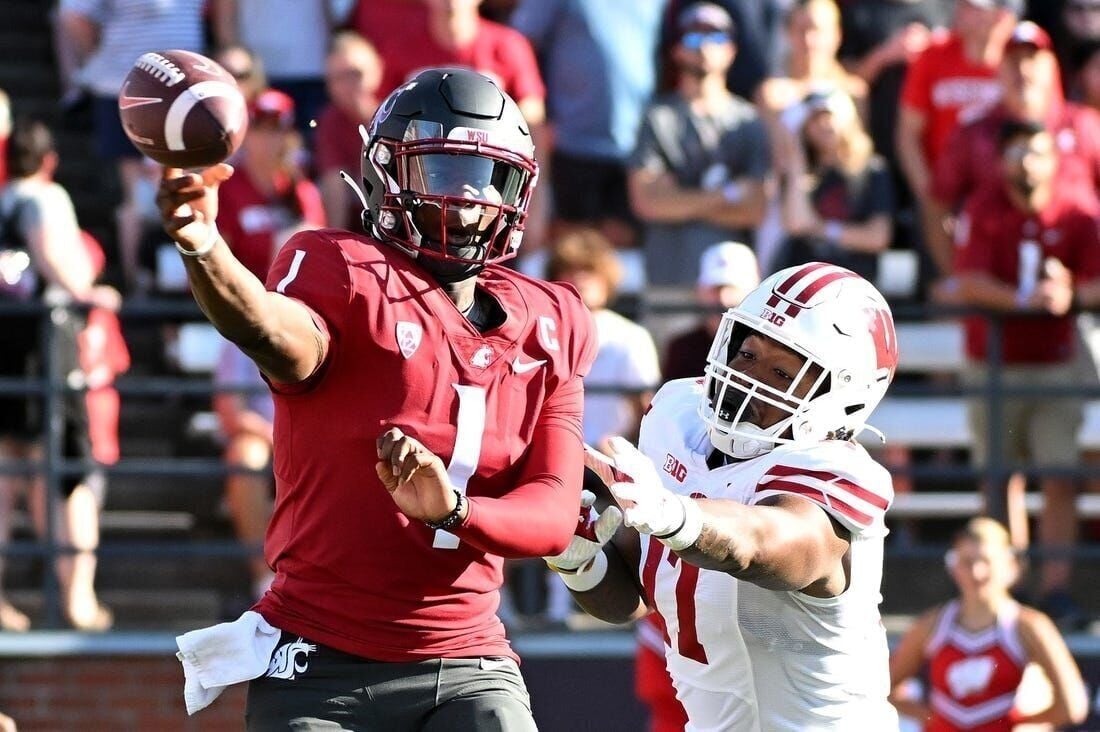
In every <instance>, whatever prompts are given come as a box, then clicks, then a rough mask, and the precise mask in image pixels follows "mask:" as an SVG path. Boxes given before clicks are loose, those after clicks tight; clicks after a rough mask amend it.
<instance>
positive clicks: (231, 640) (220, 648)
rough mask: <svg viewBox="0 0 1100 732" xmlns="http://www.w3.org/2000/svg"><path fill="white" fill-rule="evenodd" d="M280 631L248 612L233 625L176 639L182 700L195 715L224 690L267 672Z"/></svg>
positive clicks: (204, 629)
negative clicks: (181, 671)
mask: <svg viewBox="0 0 1100 732" xmlns="http://www.w3.org/2000/svg"><path fill="white" fill-rule="evenodd" d="M280 632H281V631H280V630H279V629H278V628H276V627H274V626H273V625H271V624H270V623H268V622H267V621H266V620H264V618H263V616H262V615H260V614H259V613H257V612H253V611H252V610H249V611H248V612H246V613H245V614H244V615H242V616H241V617H239V618H237V619H236V620H234V621H233V622H232V623H219V624H218V625H214V626H212V627H209V628H202V629H201V630H192V631H191V632H189V633H184V634H183V635H180V636H176V645H177V646H179V649H180V650H179V653H177V654H176V658H178V659H179V660H180V663H182V664H183V677H184V682H183V701H184V703H185V704H186V705H187V713H188V714H194V713H195V712H197V711H199V710H200V709H203V708H204V707H206V706H207V705H208V704H210V702H212V701H214V700H215V699H217V698H218V695H219V694H221V693H222V691H223V690H224V689H225V687H227V686H229V685H231V684H239V683H240V682H242V681H248V680H249V679H254V678H256V677H258V676H261V675H262V674H263V673H264V672H265V671H267V667H268V663H269V662H270V660H271V654H272V653H273V652H274V650H275V646H276V645H278V643H279V635H280Z"/></svg>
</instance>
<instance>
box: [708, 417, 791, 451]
mask: <svg viewBox="0 0 1100 732" xmlns="http://www.w3.org/2000/svg"><path fill="white" fill-rule="evenodd" d="M789 423H790V417H788V418H786V419H781V420H780V421H779V422H778V423H776V424H774V425H772V426H771V427H769V428H768V429H766V430H765V429H761V428H760V427H757V426H756V425H754V424H753V423H752V422H738V423H737V424H735V425H733V428H732V429H731V430H730V432H728V433H724V432H721V431H719V430H718V429H717V428H715V427H713V426H712V427H711V428H710V430H709V432H710V442H711V444H712V445H714V447H715V448H716V449H717V450H720V451H721V452H724V453H725V454H727V455H729V456H730V457H732V458H736V459H737V460H749V459H751V458H755V457H760V456H761V455H766V454H767V453H769V452H771V451H772V450H773V449H775V446H776V445H777V444H779V443H777V442H776V441H775V439H774V437H775V436H776V435H777V434H779V433H781V432H782V431H783V430H785V429H786V428H787V425H788V424H789Z"/></svg>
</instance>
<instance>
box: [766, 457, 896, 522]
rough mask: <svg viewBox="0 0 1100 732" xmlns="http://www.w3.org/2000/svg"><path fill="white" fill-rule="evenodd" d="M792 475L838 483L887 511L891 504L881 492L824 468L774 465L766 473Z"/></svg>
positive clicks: (860, 497) (859, 497)
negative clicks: (859, 484) (875, 491)
mask: <svg viewBox="0 0 1100 732" xmlns="http://www.w3.org/2000/svg"><path fill="white" fill-rule="evenodd" d="M792 475H805V476H807V477H810V478H817V479H818V480H823V481H825V482H826V483H832V484H833V485H836V486H837V487H839V488H843V489H844V490H846V491H848V492H849V493H851V494H852V495H853V496H855V497H856V498H858V499H860V500H861V501H866V502H867V503H869V504H871V505H872V506H874V507H875V508H880V509H882V510H883V511H885V510H886V509H887V508H888V507H889V506H890V502H889V501H887V500H886V499H885V498H883V497H882V496H880V495H879V494H877V493H872V492H871V491H869V490H867V489H866V488H861V487H860V486H858V485H856V484H855V483H853V482H852V481H850V480H847V479H846V478H841V477H840V476H839V475H837V474H835V473H829V472H826V471H823V470H806V469H805V468H792V467H788V466H786V465H773V466H772V467H771V468H770V469H769V470H768V472H767V473H765V474H764V477H765V478H766V477H768V476H772V477H775V478H786V477H789V476H792Z"/></svg>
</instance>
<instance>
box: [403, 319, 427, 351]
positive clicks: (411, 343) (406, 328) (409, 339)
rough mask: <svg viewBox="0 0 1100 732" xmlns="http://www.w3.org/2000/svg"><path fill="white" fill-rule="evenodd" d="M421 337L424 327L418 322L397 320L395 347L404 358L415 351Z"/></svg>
mask: <svg viewBox="0 0 1100 732" xmlns="http://www.w3.org/2000/svg"><path fill="white" fill-rule="evenodd" d="M423 337H424V329H423V328H421V327H420V325H419V324H417V323H410V322H408V321H407V320H399V321H397V347H398V348H399V349H400V350H401V355H402V356H404V357H405V358H409V357H410V356H412V355H413V354H414V353H416V349H417V348H419V347H420V341H421V339H422V338H423Z"/></svg>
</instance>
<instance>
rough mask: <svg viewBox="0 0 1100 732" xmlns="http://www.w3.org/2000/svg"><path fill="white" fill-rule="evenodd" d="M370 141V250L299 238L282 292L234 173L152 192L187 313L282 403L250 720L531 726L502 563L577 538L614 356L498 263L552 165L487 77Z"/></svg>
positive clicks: (392, 106) (349, 725) (284, 256)
mask: <svg viewBox="0 0 1100 732" xmlns="http://www.w3.org/2000/svg"><path fill="white" fill-rule="evenodd" d="M364 142H365V148H364V151H363V170H362V184H363V189H364V192H365V200H364V204H365V209H366V210H365V211H364V212H363V222H364V225H365V227H366V229H367V232H368V233H367V234H365V235H364V234H361V233H352V232H349V231H342V230H335V229H327V230H320V231H316V232H305V233H301V234H298V235H296V236H295V237H294V238H292V239H291V240H290V241H289V242H288V243H287V244H286V246H285V247H284V248H283V249H282V251H281V252H280V254H279V256H278V258H277V259H276V261H275V263H274V264H273V265H272V268H271V271H270V273H269V275H268V278H267V284H266V287H265V285H264V284H263V283H261V282H260V281H259V280H258V279H256V278H255V277H254V276H252V275H251V274H249V272H248V271H247V270H246V269H245V268H244V267H243V266H242V265H241V264H240V262H238V261H237V260H236V259H235V258H234V257H233V255H232V254H231V253H230V251H229V249H228V247H227V246H226V244H225V242H224V241H223V240H222V238H221V237H220V236H219V235H218V230H217V228H216V226H215V217H216V214H217V187H218V184H219V183H221V182H222V181H224V180H225V179H226V178H227V177H228V176H229V175H230V174H231V172H232V171H231V169H230V168H228V167H227V166H225V165H220V166H216V167H214V168H211V169H208V170H206V171H204V172H203V173H202V174H201V175H195V174H185V173H183V172H182V171H179V170H171V171H166V173H165V178H164V181H163V183H162V185H161V189H160V193H159V204H160V207H161V211H162V214H163V217H164V223H165V226H166V228H167V230H168V232H169V233H170V234H171V235H172V236H173V237H174V238H175V240H176V242H177V246H178V248H179V250H180V252H181V254H182V255H183V259H184V262H185V263H186V266H187V272H188V275H189V277H190V281H191V288H192V291H193V292H194V294H195V298H196V299H197V300H198V302H199V304H200V306H201V307H202V309H203V311H204V312H205V313H206V314H207V316H208V317H209V319H210V321H211V322H212V323H214V325H215V326H216V327H217V328H218V329H219V330H220V331H221V332H222V334H223V335H225V336H226V337H227V338H228V339H229V340H231V341H233V342H234V343H236V344H237V345H238V346H239V347H240V348H241V349H242V350H244V351H245V353H247V354H248V355H249V356H251V357H252V358H253V359H254V360H255V361H256V363H257V364H258V365H259V367H260V369H261V371H262V372H263V374H264V375H265V377H266V378H267V380H268V381H269V382H270V385H271V388H272V391H273V392H274V400H275V439H274V472H275V477H276V502H275V508H274V514H273V516H272V519H271V525H270V527H269V529H268V533H267V537H266V541H265V555H266V558H267V560H268V562H269V564H270V565H271V567H272V568H273V569H274V571H275V580H274V582H273V584H272V586H271V589H270V591H269V592H268V593H267V594H266V595H265V596H264V597H263V598H262V599H261V600H260V601H259V603H258V604H257V605H256V608H255V609H256V610H257V611H258V612H259V613H260V614H262V615H263V617H264V618H265V619H266V620H267V621H268V622H269V623H270V624H272V625H274V626H275V627H276V628H278V629H281V630H282V631H283V641H284V642H285V643H286V644H287V645H286V646H285V647H284V648H283V649H280V650H277V651H276V657H277V658H278V659H282V660H281V661H280V663H275V662H274V661H273V663H272V669H269V672H268V674H267V676H265V677H261V678H258V679H254V680H253V681H252V682H251V684H250V688H249V694H248V711H247V715H248V716H247V720H248V725H249V728H250V729H263V730H269V729H286V728H294V729H321V728H324V729H331V728H333V725H336V726H337V727H339V728H340V729H363V730H386V731H387V732H388V731H390V730H475V729H476V730H524V731H527V730H533V729H535V726H534V723H533V721H532V716H531V711H530V704H529V699H528V695H527V691H526V689H525V687H524V684H523V679H522V677H521V676H520V674H519V670H518V667H517V664H516V656H515V653H514V652H513V651H512V650H511V648H510V647H509V644H508V641H507V640H506V639H505V634H504V628H503V626H502V625H501V623H500V621H499V620H498V619H497V617H496V615H495V611H496V608H497V604H498V598H499V595H498V590H499V587H500V584H501V581H502V577H501V567H502V563H503V558H504V557H531V556H540V555H545V554H553V553H555V552H558V551H561V550H562V549H563V548H564V547H565V546H566V545H567V544H568V543H569V540H570V536H571V533H572V531H573V528H574V525H575V524H576V520H577V506H578V505H579V502H580V484H581V473H582V464H583V461H582V453H581V409H582V407H581V405H582V398H583V394H582V388H581V377H582V376H583V375H584V374H585V372H586V370H587V369H588V366H589V364H591V362H592V359H593V357H594V354H595V350H596V339H595V337H594V336H593V333H592V327H591V323H590V319H589V316H588V315H587V313H586V311H585V310H584V309H583V307H582V305H581V302H580V299H579V298H578V296H577V294H576V291H574V290H572V289H571V288H568V287H564V286H561V285H553V284H547V283H543V282H539V281H536V280H531V279H528V278H525V277H523V276H521V275H518V274H515V273H514V272H511V271H510V270H507V269H504V268H502V267H498V266H496V265H497V263H498V262H500V261H501V260H503V259H506V258H507V257H509V256H511V255H512V254H514V253H515V250H516V248H517V247H518V246H519V243H520V237H521V234H522V232H523V224H524V219H525V217H526V212H527V205H528V202H529V201H530V198H531V192H532V189H533V188H534V186H535V181H536V177H537V168H536V164H535V161H534V149H533V146H532V144H531V139H530V136H529V134H528V130H527V125H526V123H525V122H524V120H523V117H522V115H521V114H520V112H519V110H518V108H517V107H516V105H515V103H514V102H513V101H512V100H511V99H510V98H509V97H508V96H507V95H505V94H504V93H503V92H502V91H501V90H500V89H499V88H498V87H497V86H496V85H495V84H494V83H493V82H492V81H491V80H489V79H488V78H487V77H484V76H481V75H480V74H477V73H474V72H471V71H466V70H460V69H432V70H427V71H424V72H422V73H421V74H419V75H418V76H417V77H416V78H415V79H413V80H412V81H410V82H409V83H407V84H405V85H404V86H402V87H401V88H399V89H398V90H396V91H395V92H394V93H393V94H392V95H391V96H390V97H389V98H388V99H387V100H386V101H385V102H384V103H383V104H382V106H381V107H380V108H379V111H378V113H377V114H376V116H375V118H374V120H373V122H372V124H371V127H370V130H369V132H367V133H366V134H365V138H364ZM283 661H285V663H284V662H283Z"/></svg>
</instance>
